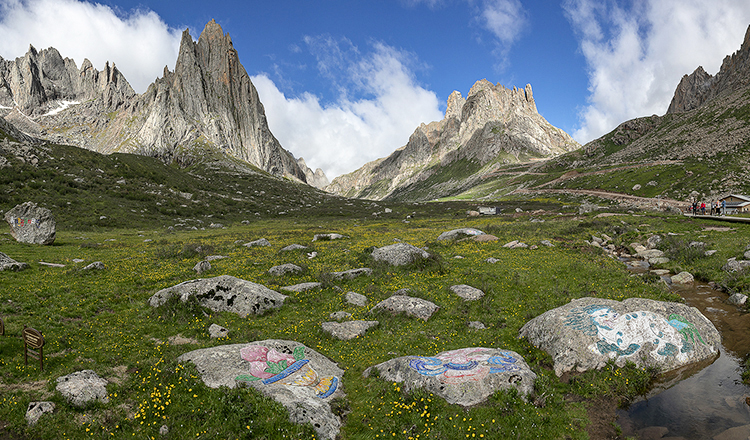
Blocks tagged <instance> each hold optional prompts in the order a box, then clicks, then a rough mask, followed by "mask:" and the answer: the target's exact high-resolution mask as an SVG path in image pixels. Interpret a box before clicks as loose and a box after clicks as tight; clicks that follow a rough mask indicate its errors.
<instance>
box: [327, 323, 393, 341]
mask: <svg viewBox="0 0 750 440" xmlns="http://www.w3.org/2000/svg"><path fill="white" fill-rule="evenodd" d="M378 324H379V322H378V321H348V322H324V323H323V324H321V326H322V327H323V331H324V332H326V333H328V334H330V335H331V336H333V337H334V338H338V339H341V340H342V341H348V340H349V339H354V338H356V337H358V336H362V335H364V334H365V332H367V330H369V329H371V328H372V327H375V326H377V325H378Z"/></svg>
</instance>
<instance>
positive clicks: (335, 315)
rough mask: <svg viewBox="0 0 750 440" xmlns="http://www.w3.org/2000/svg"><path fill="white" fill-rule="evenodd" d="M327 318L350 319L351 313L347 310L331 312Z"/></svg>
mask: <svg viewBox="0 0 750 440" xmlns="http://www.w3.org/2000/svg"><path fill="white" fill-rule="evenodd" d="M328 317H329V318H331V319H335V320H336V321H343V320H344V319H352V314H351V313H349V312H344V311H340V312H333V313H331V314H330V315H328Z"/></svg>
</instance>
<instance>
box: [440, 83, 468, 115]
mask: <svg viewBox="0 0 750 440" xmlns="http://www.w3.org/2000/svg"><path fill="white" fill-rule="evenodd" d="M464 104H466V99H465V98H464V97H463V96H461V92H459V91H458V90H454V91H453V93H451V94H450V96H449V97H448V107H447V108H446V109H445V119H450V118H456V119H459V120H460V119H461V109H462V108H463V106H464Z"/></svg>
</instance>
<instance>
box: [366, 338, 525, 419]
mask: <svg viewBox="0 0 750 440" xmlns="http://www.w3.org/2000/svg"><path fill="white" fill-rule="evenodd" d="M372 369H377V370H378V372H379V373H380V378H381V379H384V380H387V381H389V382H398V383H403V384H404V388H405V389H406V390H407V391H410V390H413V389H416V388H423V389H425V390H427V391H429V392H431V393H433V394H435V395H438V396H440V397H442V398H443V399H445V400H446V401H448V403H452V404H457V405H462V406H472V405H477V404H479V403H482V402H484V401H485V400H487V398H488V397H489V396H491V395H492V394H493V393H494V392H495V391H498V390H507V389H511V388H515V389H517V390H518V392H519V394H520V395H522V396H526V395H528V394H529V393H531V392H533V391H534V381H535V380H536V374H534V372H533V371H531V369H530V368H529V366H528V365H527V364H526V362H525V361H524V359H523V358H522V357H521V356H520V355H519V354H518V353H516V352H513V351H508V350H500V349H496V348H484V347H472V348H462V349H459V350H452V351H445V352H442V353H438V354H437V355H435V356H403V357H400V358H396V359H391V360H389V361H386V362H383V363H382V364H378V365H375V366H373V367H370V368H368V369H367V370H365V372H364V373H363V374H364V376H365V377H367V376H369V375H370V373H371V372H372Z"/></svg>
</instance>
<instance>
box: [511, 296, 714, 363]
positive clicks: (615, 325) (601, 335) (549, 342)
mask: <svg viewBox="0 0 750 440" xmlns="http://www.w3.org/2000/svg"><path fill="white" fill-rule="evenodd" d="M520 335H521V336H522V337H526V338H527V339H528V340H529V342H531V343H532V344H533V345H535V346H536V347H538V348H540V349H542V350H544V351H546V352H547V353H549V354H550V355H551V356H552V359H553V360H554V362H555V367H554V368H555V373H556V374H557V375H558V376H560V375H562V374H563V373H565V372H567V371H572V370H576V371H579V372H581V371H586V370H590V369H598V368H602V367H603V366H604V365H605V364H606V363H607V361H609V360H610V359H613V360H615V363H616V364H617V365H618V366H623V365H625V363H626V362H627V361H631V362H633V363H635V364H636V365H638V366H639V367H647V366H648V367H651V366H653V367H657V368H659V370H660V371H662V372H667V371H671V370H674V369H677V368H680V367H683V366H686V365H690V364H693V363H696V362H700V361H703V360H707V359H712V358H714V357H716V356H717V355H718V354H719V347H720V345H721V335H720V334H719V332H718V331H717V330H716V327H714V325H713V324H712V323H711V321H709V320H708V318H706V317H705V316H703V314H701V312H699V311H698V309H696V308H694V307H689V306H687V305H685V304H679V303H672V302H663V301H654V300H650V299H644V298H630V299H626V300H625V301H622V302H619V301H614V300H608V299H600V298H581V299H577V300H573V301H571V302H570V303H568V304H566V305H564V306H562V307H558V308H556V309H553V310H550V311H547V312H546V313H544V314H542V315H540V316H537V317H536V318H534V319H532V320H531V321H529V322H527V323H526V325H524V326H523V327H522V328H521V330H520Z"/></svg>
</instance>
